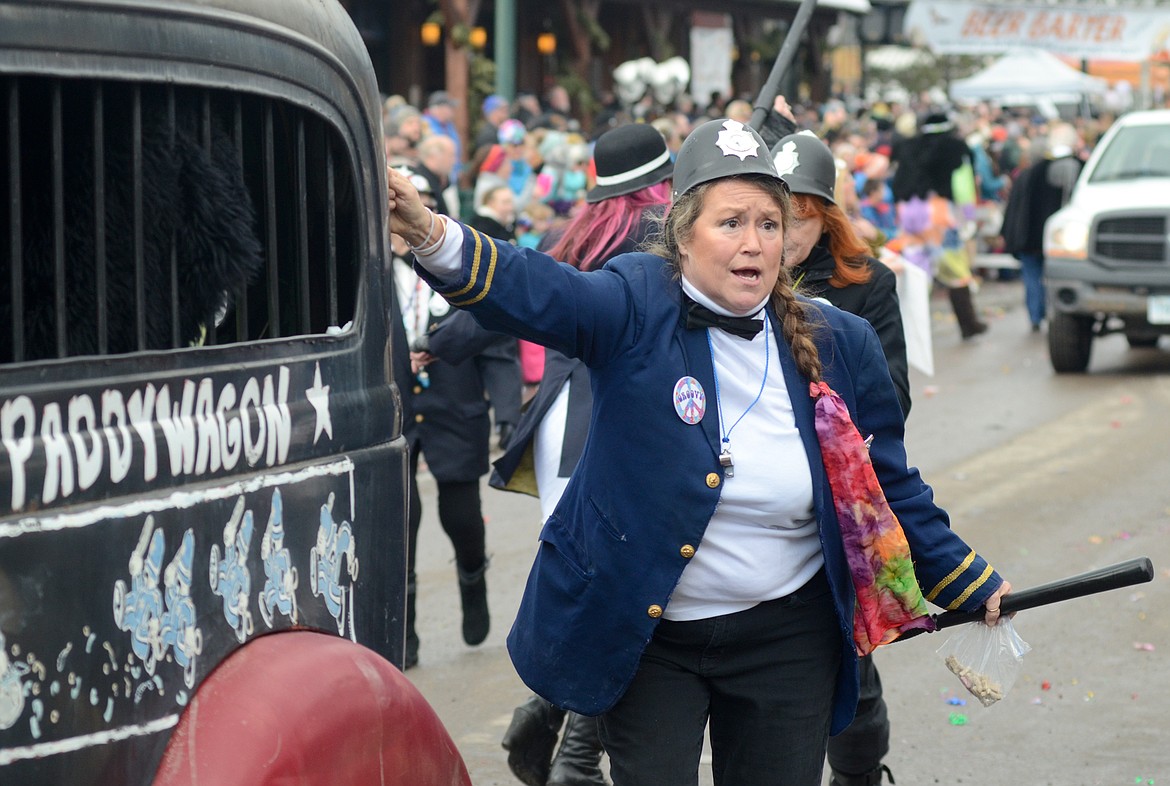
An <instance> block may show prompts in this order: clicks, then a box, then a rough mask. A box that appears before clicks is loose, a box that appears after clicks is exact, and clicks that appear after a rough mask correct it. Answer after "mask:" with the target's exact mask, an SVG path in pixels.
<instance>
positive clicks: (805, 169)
mask: <svg viewBox="0 0 1170 786" xmlns="http://www.w3.org/2000/svg"><path fill="white" fill-rule="evenodd" d="M772 160H773V161H774V162H775V163H776V171H777V172H778V173H779V174H780V179H781V180H783V181H784V182H785V183H787V184H788V189H789V190H790V191H791V192H792V193H794V194H815V195H816V196H819V197H824V198H825V199H827V200H829V201H830V202H832V203H833V204H837V200H836V199H835V198H834V189H835V188H836V185H837V162H836V161H834V160H833V154H832V152H831V151H830V150H829V148H828V146H827V145H825V143H824V142H822V141H821V140H820V139H819V138H818V137H817V136H816V134H814V133H812V132H811V131H801V132H799V133H796V134H789V135H788V136H786V137H784V138H783V139H781V140H780V141H779V142H777V143H776V146H775V147H773V148H772Z"/></svg>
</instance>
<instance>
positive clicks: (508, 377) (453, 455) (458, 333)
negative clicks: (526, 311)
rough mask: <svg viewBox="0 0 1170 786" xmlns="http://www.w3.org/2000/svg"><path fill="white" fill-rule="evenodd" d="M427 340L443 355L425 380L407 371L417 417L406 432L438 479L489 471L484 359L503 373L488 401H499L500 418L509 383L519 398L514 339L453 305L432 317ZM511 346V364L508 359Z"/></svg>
mask: <svg viewBox="0 0 1170 786" xmlns="http://www.w3.org/2000/svg"><path fill="white" fill-rule="evenodd" d="M427 340H428V342H429V348H428V351H429V352H430V353H431V354H432V355H434V356H435V357H437V358H439V360H437V361H435V362H434V363H431V364H430V365H429V366H427V367H426V377H425V378H426V384H425V385H424V384H423V383H422V381H421V380H420V379H418V378H416V377H407V378H408V379H411V381H412V384H411V386H410V395H411V409H412V411H413V413H414V415H413V417H414V421H415V422H414V423H413V424H412V427H411V429H410V430H409V432H408V433H409V435H410V443H411V449H412V450H421V451H422V454H423V455H424V456H425V457H426V460H427V467H428V468H429V469H430V471H431V474H432V475H434V476H435V479H436V480H438V481H440V482H467V481H472V480H477V479H479V478H480V477H482V476H483V475H484V474H486V473H487V471H488V454H489V449H490V443H489V437H490V432H491V419H490V417H489V414H488V406H489V398H488V397H487V395H485V393H486V394H491V391H490V390H489V388H488V383H487V380H486V379H485V374H484V364H485V362H488V363H493V364H496V368H495V369H494V372H495V373H498V374H499V375H500V379H498V380H497V382H498V384H499V385H500V386H501V387H500V388H497V392H496V393H494V395H493V398H492V399H491V400H490V403H491V405H492V406H496V407H497V409H496V418H497V420H502V419H503V418H502V417H501V412H502V411H503V410H502V409H501V408H500V407H499V406H498V402H499V401H500V399H501V398H505V397H506V396H507V392H506V389H505V388H506V386H509V385H510V386H512V387H514V388H515V391H516V395H515V398H516V399H517V400H518V399H519V391H520V361H519V359H518V358H517V357H516V355H515V348H516V340H515V339H514V338H512V337H511V336H506V335H502V334H500V333H492V332H490V331H487V330H484V329H483V328H482V327H480V326H479V324H478V323H476V321H475V320H474V319H473V318H472V317H471V315H470V314H468V313H467V312H465V311H457V310H455V309H452V310H451V311H450V312H448V313H447V314H444V315H440V316H437V317H434V318H433V321H432V323H431V325H430V328H429V330H428V332H427ZM509 352H511V358H512V360H511V363H510V364H509V363H508V362H507V360H506V359H507V357H508V356H509ZM485 358H490V360H486V361H485ZM489 373H492V372H489ZM501 391H503V392H501ZM505 406H508V405H507V404H506V403H505ZM508 417H514V415H508ZM404 430H405V429H404Z"/></svg>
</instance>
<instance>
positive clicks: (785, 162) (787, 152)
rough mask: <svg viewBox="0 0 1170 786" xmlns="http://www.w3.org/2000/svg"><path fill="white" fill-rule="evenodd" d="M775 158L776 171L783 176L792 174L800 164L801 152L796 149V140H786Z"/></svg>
mask: <svg viewBox="0 0 1170 786" xmlns="http://www.w3.org/2000/svg"><path fill="white" fill-rule="evenodd" d="M773 158H774V159H775V160H776V172H777V173H779V175H780V176H781V177H783V176H784V175H791V174H792V173H793V172H795V171H796V168H797V167H798V166H800V153H798V152H797V151H796V143H795V142H785V143H784V145H783V146H781V148H780V149H779V150H777V151H776V155H775V156H773Z"/></svg>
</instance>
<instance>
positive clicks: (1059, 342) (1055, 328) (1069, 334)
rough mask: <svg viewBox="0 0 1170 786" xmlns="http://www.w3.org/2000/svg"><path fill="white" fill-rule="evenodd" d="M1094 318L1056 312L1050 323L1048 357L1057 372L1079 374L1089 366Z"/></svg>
mask: <svg viewBox="0 0 1170 786" xmlns="http://www.w3.org/2000/svg"><path fill="white" fill-rule="evenodd" d="M1092 349H1093V318H1092V317H1082V316H1076V315H1074V314H1063V313H1061V312H1059V311H1058V312H1056V313H1055V314H1053V315H1052V320H1051V321H1050V322H1049V324H1048V357H1049V359H1050V360H1051V361H1052V369H1053V370H1054V371H1055V372H1056V373H1057V374H1079V373H1081V372H1083V371H1084V370H1085V369H1087V368H1088V367H1089V353H1090V352H1091V351H1092Z"/></svg>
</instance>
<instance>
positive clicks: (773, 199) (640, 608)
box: [388, 120, 1010, 786]
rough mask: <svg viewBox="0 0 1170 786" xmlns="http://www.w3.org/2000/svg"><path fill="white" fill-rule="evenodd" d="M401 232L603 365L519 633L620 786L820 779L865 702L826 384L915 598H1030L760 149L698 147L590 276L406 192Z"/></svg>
mask: <svg viewBox="0 0 1170 786" xmlns="http://www.w3.org/2000/svg"><path fill="white" fill-rule="evenodd" d="M388 177H389V207H390V220H391V229H392V231H394V232H396V233H398V234H400V235H402V236H403V237H405V238H406V240H407V241H408V242H409V243H410V244H411V246H412V247H413V248H414V249H415V256H416V259H417V269H419V271H420V274H421V275H424V276H425V277H426V278H427V279H428V281H429V282H430V283H431V285H432V287H433V288H434V289H435V291H436V292H438V293H440V294H441V295H443V297H445V298H446V299H447V300H448V302H450V303H451V305H452V306H455V307H457V308H465V309H468V310H470V311H471V312H472V314H473V315H474V316H475V317H476V319H477V320H479V321H480V322H481V323H482V324H483V325H484V326H485V327H488V328H490V329H492V330H496V331H500V332H506V333H510V334H512V335H515V336H517V337H519V338H523V339H527V340H529V341H535V342H539V343H542V344H544V345H546V346H548V347H551V348H553V349H555V350H557V351H559V352H561V353H563V354H565V355H568V356H570V357H576V358H580V359H581V360H582V361H584V363H585V364H586V365H587V366H589V369H590V378H591V384H592V388H593V402H594V404H593V413H592V416H591V421H590V427H589V437H588V441H587V443H586V445H585V448H584V451H583V453H582V456H581V459H580V461H579V463H578V465H577V468H576V470H575V471H574V473H573V476H572V478H571V479H570V480H569V483H568V486H567V488H566V489H565V492H564V494H563V496H562V498H561V501H560V503H559V504H558V505H557V507H556V510H555V512H554V513H553V515H551V516H549V518H548V519H547V520H546V522H545V524H544V527H543V529H542V531H541V534H540V544H539V547H538V551H537V556H536V560H535V563H534V564H533V567H532V571H531V573H530V575H529V579H528V583H527V586H526V588H525V591H524V596H523V599H522V601H521V604H520V609H519V611H518V613H517V618H516V621H515V623H514V624H513V627H512V631H511V633H510V635H509V637H508V647H509V652H510V654H511V656H512V661H513V663H514V665H515V667H516V669H517V672H518V673H519V675H520V677H521V678H522V679H523V680H524V681H525V683H527V684H528V686H529V687H531V688H532V689H533V690H534V691H536V692H537V693H538V694H540V695H541V696H544V697H545V698H546V699H548V700H549V701H551V702H552V703H553V704H555V705H557V706H560V707H565V708H568V709H571V710H574V711H576V712H579V713H582V714H585V715H598V716H600V731H601V738H602V742H603V743H604V745H605V748H606V752H607V753H608V754H609V757H610V774H611V777H612V778H613V780H614V783H615V786H654V785H656V784H661V785H662V786H678V785H679V784H694V783H696V782H697V772H698V764H699V757H700V754H701V751H702V745H703V734H704V729H705V728H706V727H707V725H708V723H709V724H710V734H711V744H712V751H713V765H712V767H713V772H714V777H715V782H716V783H718V784H736V786H745V785H750V784H764V783H768V784H782V785H783V786H814V784H818V783H819V782H820V777H821V770H822V767H823V762H824V754H825V744H826V740H827V738H828V735H829V734H830V733H832V732H836V731H839V730H841V729H843V728H844V727H845V726H846V725H847V724H848V723H849V721H850V719H851V717H852V715H853V712H854V708H855V706H856V702H857V691H858V676H857V654H856V649H855V646H854V643H853V616H854V606H855V603H856V595H855V591H854V586H853V583H852V579H851V576H850V570H849V566H848V564H847V561H846V547H845V542H844V539H843V537H842V531H841V524H840V523H839V521H838V517H837V513H836V509H835V506H834V499H833V495H832V489H831V488H830V484H829V477H828V475H827V473H826V470H825V464H824V461H823V459H822V453H821V447H820V443H819V441H818V437H817V434H816V427H815V423H816V421H815V420H814V401H813V399H812V398H811V396H810V395H807V392H808V391H809V390H810V385H811V384H812V383H822V382H823V383H827V385H828V386H829V387H831V388H832V390H834V391H836V393H837V394H838V395H839V396H840V398H841V400H842V401H843V402H844V403H845V404H846V405H847V406H848V409H849V412H850V413H852V418H853V421H854V422H855V424H856V426H857V428H858V430H859V431H860V433H861V434H864V435H871V436H872V440H871V442H870V454H869V455H870V459H871V460H872V465H873V469H874V471H875V472H876V474H877V477H878V479H879V480H880V481H881V485H882V489H883V490H884V493H885V497H886V499H887V500H888V501H889V506H890V507H891V508H892V510H893V511H894V513H895V514H896V515H897V518H898V520H899V521H900V522H901V524H902V527H903V529H904V530H905V536H906V540H907V541H908V543H909V547H910V550H911V553H912V556H913V559H914V567H915V569H916V572H917V582H918V584H919V585H920V586H921V587H922V591H923V594H924V596H925V597H926V599H927V600H928V601H931V602H933V603H935V604H936V605H938V606H941V607H944V608H957V609H963V610H966V611H974V610H976V609H979V608H980V607H985V608H986V617H985V620H986V622H987V623H988V624H995V622H996V621H997V620H998V615H999V603H1000V598H1001V597H1002V596H1003V595H1004V594H1006V593H1007V592H1008V591H1010V585H1008V583H1007V582H1005V581H1004V580H1003V579H1002V578H1001V577H1000V576H999V574H997V573H996V572H995V571H994V570H993V569H992V568H991V566H990V565H989V564H988V563H987V561H986V560H985V559H984V558H983V557H982V556H980V555H979V554H977V553H976V552H974V551H973V550H972V549H971V548H970V547H969V546H968V545H967V544H965V543H964V542H963V541H962V539H960V538H959V537H958V536H957V535H956V534H955V533H954V532H953V531H952V530H951V529H950V526H949V519H948V517H947V514H946V513H945V511H943V510H942V509H941V508H939V507H938V506H937V505H936V504H935V503H934V500H933V492H932V491H931V489H930V487H929V486H927V485H926V484H925V483H924V482H923V481H922V479H921V478H920V477H919V475H918V472H917V471H916V470H914V469H911V468H909V467H908V466H907V462H906V454H905V449H904V446H903V418H902V412H901V408H900V407H899V405H898V400H897V396H896V394H895V392H894V386H893V384H892V383H891V381H890V374H889V371H888V370H887V367H886V362H885V360H884V358H883V356H882V350H881V346H880V344H879V342H878V339H877V336H876V335H875V333H874V331H873V328H872V327H870V326H869V324H868V323H867V322H865V320H863V319H861V318H859V317H856V316H854V315H851V314H848V313H845V312H843V311H840V310H838V309H836V308H833V307H831V306H826V305H822V304H818V303H815V302H812V301H807V300H804V299H802V298H798V297H797V296H796V295H795V294H794V293H793V291H792V288H791V286H790V285H789V280H788V278H787V275H786V274H785V273H784V272H783V270H782V268H781V264H780V258H781V254H782V251H783V243H784V226H785V223H786V221H787V207H788V195H787V190H786V188H785V187H784V185H783V184H782V182H781V181H780V179H779V177H778V175H777V173H776V168H775V165H774V164H773V162H772V158H771V156H770V155H769V152H768V149H767V147H766V146H765V145H764V143H763V140H762V139H760V137H759V135H758V134H757V133H756V132H755V131H753V130H751V129H750V128H746V127H744V126H743V125H741V124H740V123H738V122H736V121H733V120H714V121H709V122H707V123H705V124H703V125H702V126H700V127H699V128H697V129H696V130H695V131H693V132H692V134H691V135H690V136H689V137H688V138H687V140H686V142H684V145H683V148H682V149H681V150H680V152H679V155H678V159H677V161H676V164H675V172H674V202H673V204H672V206H671V208H670V210H669V212H668V213H667V216H666V219H665V222H664V227H663V234H662V241H661V243H660V244H659V247H657V248H656V249H654V251H655V253H632V254H625V255H622V256H619V257H617V258H615V259H613V260H611V261H610V262H609V263H608V264H607V265H606V267H605V268H604V269H602V270H600V271H594V272H591V273H582V272H580V271H578V270H576V269H574V268H572V267H571V266H569V265H565V264H560V263H558V262H556V261H555V260H553V259H551V258H549V257H547V256H545V255H543V254H540V253H538V252H535V251H531V250H527V249H516V248H512V247H508V246H505V245H503V244H499V243H496V242H494V241H492V239H491V238H489V237H486V236H484V235H482V234H480V233H477V232H475V231H473V230H470V229H468V228H466V227H463V226H461V225H459V224H458V223H456V222H453V221H447V220H445V219H443V218H442V217H435V216H434V215H433V214H431V213H429V211H426V210H425V209H424V208H423V207H422V206H421V204H420V203H419V202H418V201H417V198H416V197H415V196H414V193H413V189H412V187H411V185H410V183H409V182H407V181H405V180H404V179H402V178H401V177H400V176H397V175H396V174H395V173H390V174H389V176H388Z"/></svg>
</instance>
